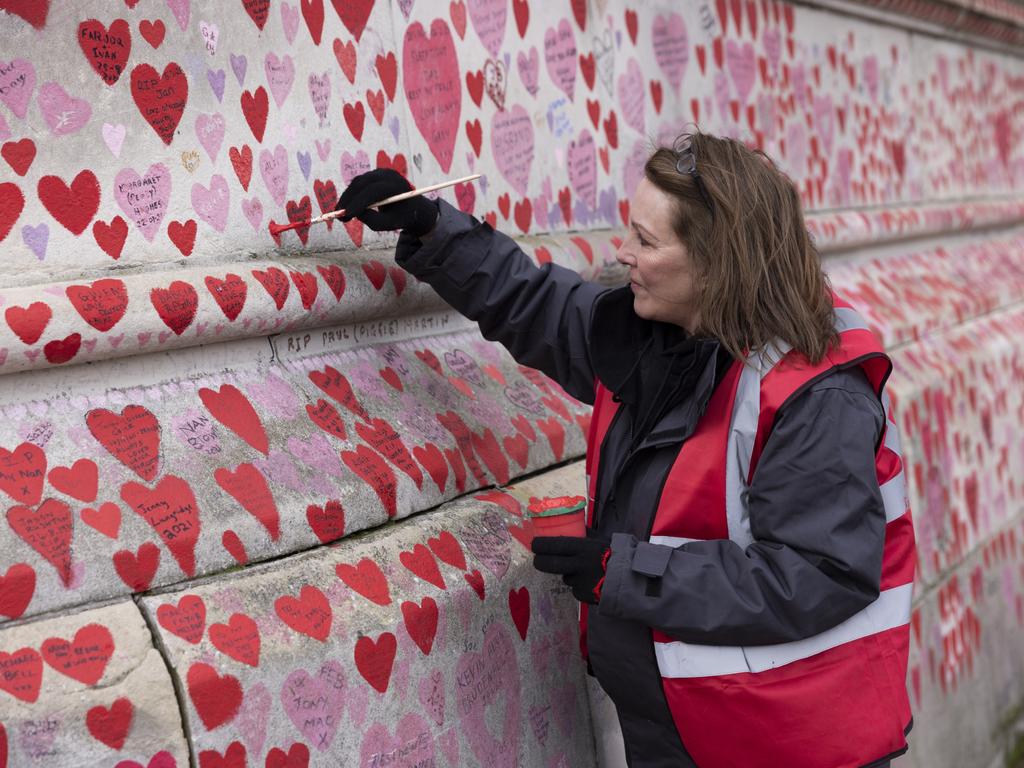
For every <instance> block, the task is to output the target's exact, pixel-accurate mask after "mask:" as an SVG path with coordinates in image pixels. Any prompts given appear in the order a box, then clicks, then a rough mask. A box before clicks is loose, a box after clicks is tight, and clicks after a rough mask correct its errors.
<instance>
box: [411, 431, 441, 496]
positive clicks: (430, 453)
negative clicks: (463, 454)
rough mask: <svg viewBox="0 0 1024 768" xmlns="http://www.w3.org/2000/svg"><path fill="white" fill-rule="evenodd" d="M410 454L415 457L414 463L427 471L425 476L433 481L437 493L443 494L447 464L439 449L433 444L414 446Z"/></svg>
mask: <svg viewBox="0 0 1024 768" xmlns="http://www.w3.org/2000/svg"><path fill="white" fill-rule="evenodd" d="M412 453H413V456H415V457H416V461H418V462H419V463H420V464H421V465H422V466H423V468H424V469H425V470H427V474H429V475H430V479H431V480H433V481H434V485H436V486H437V490H438V492H439V493H442V494H443V493H444V489H445V486H446V485H447V484H448V464H447V462H446V461H445V460H444V454H443V453H442V452H441V449H440V448H438V447H437V446H436V445H434V444H433V443H427V444H426V445H424V446H423V447H420V446H418V445H417V446H414V447H413V449H412Z"/></svg>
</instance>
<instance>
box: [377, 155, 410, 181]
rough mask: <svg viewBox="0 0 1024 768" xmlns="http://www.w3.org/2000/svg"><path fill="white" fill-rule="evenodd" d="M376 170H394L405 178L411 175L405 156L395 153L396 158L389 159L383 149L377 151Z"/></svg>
mask: <svg viewBox="0 0 1024 768" xmlns="http://www.w3.org/2000/svg"><path fill="white" fill-rule="evenodd" d="M376 163H377V164H376V166H375V167H376V168H392V169H394V170H396V171H398V172H399V173H400V174H402V175H403V176H408V175H409V167H408V165H407V164H406V162H405V155H403V154H402V153H401V152H395V155H394V157H389V156H388V153H387V152H385V151H384V150H383V149H378V150H377V158H376Z"/></svg>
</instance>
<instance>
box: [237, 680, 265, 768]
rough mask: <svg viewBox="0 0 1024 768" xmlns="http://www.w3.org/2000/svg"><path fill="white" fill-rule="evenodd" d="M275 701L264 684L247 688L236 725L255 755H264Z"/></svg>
mask: <svg viewBox="0 0 1024 768" xmlns="http://www.w3.org/2000/svg"><path fill="white" fill-rule="evenodd" d="M272 704H273V699H272V698H271V696H270V691H268V690H267V686H265V685H264V684H263V683H256V684H255V685H254V686H252V687H250V688H247V689H246V691H245V699H243V701H242V706H241V708H240V709H239V710H238V716H237V717H236V718H235V722H234V725H235V727H236V728H237V729H238V733H239V735H241V737H242V739H244V740H245V743H246V745H247V746H248V747H249V749H250V750H252V752H253V753H254V754H257V755H259V754H263V745H264V744H265V743H266V740H267V718H268V716H269V715H270V707H271V705H272Z"/></svg>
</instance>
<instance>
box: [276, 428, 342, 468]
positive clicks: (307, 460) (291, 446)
mask: <svg viewBox="0 0 1024 768" xmlns="http://www.w3.org/2000/svg"><path fill="white" fill-rule="evenodd" d="M287 446H288V450H289V452H291V453H292V454H293V455H294V456H295V457H296V458H297V459H299V461H301V462H302V463H303V464H305V465H306V466H308V467H312V468H313V469H317V470H320V471H321V472H324V473H326V474H327V475H328V476H330V477H336V476H337V475H338V474H339V473H340V472H341V459H340V458H339V457H338V452H337V451H336V450H334V449H333V448H332V446H331V444H330V443H329V442H328V441H327V438H326V437H324V436H323V435H311V436H310V437H308V438H307V439H305V440H303V439H301V438H298V437H295V436H292V437H289V438H288V443H287Z"/></svg>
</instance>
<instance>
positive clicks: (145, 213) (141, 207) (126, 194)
mask: <svg viewBox="0 0 1024 768" xmlns="http://www.w3.org/2000/svg"><path fill="white" fill-rule="evenodd" d="M114 199H115V200H117V204H118V205H120V206H121V210H122V211H124V212H125V215H127V216H128V218H129V220H130V221H133V222H134V223H135V226H136V227H138V228H139V231H140V232H141V233H142V236H143V237H144V238H146V239H147V240H148V241H149V242H153V238H154V237H155V236H156V234H157V232H159V231H160V223H161V222H162V221H163V218H164V215H165V214H166V213H167V208H168V204H169V203H170V200H171V173H170V171H168V170H167V166H166V165H164V164H163V163H154V164H153V165H151V166H149V168H148V169H147V170H146V174H145V175H144V176H142V177H140V176H139V174H137V173H136V172H135V171H134V170H133V169H131V168H124V169H122V170H121V171H120V172H119V173H118V174H117V176H116V177H115V178H114Z"/></svg>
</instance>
